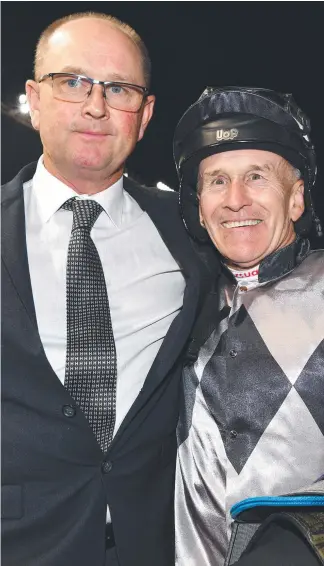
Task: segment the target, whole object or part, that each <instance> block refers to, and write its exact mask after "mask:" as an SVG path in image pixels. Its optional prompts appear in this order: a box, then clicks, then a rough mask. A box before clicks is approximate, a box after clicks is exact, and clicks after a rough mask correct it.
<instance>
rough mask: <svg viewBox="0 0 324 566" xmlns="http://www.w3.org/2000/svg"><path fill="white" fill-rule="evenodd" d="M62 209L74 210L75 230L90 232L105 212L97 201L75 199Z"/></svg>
mask: <svg viewBox="0 0 324 566" xmlns="http://www.w3.org/2000/svg"><path fill="white" fill-rule="evenodd" d="M61 208H64V210H72V212H73V227H72V229H73V230H75V229H76V228H83V229H86V230H88V231H89V232H90V230H91V229H92V227H93V225H94V223H95V221H96V220H97V218H98V216H99V214H101V212H102V210H103V209H102V206H101V205H100V204H98V203H97V202H96V201H95V200H81V199H77V198H75V197H74V198H70V199H69V200H67V201H66V202H65V203H64V204H63V205H62V207H61Z"/></svg>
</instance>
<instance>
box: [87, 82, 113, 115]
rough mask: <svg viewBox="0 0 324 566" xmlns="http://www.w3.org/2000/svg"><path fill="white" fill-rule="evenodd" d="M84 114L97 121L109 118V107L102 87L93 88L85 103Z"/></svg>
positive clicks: (94, 86)
mask: <svg viewBox="0 0 324 566" xmlns="http://www.w3.org/2000/svg"><path fill="white" fill-rule="evenodd" d="M82 114H83V115H84V116H87V115H88V116H90V117H91V118H96V119H100V118H106V119H107V118H109V116H110V112H109V107H108V104H107V103H106V98H105V96H104V89H103V87H102V85H100V84H99V85H98V84H95V85H93V86H92V89H91V92H90V94H89V95H88V96H87V98H86V100H85V101H84V103H83V106H82Z"/></svg>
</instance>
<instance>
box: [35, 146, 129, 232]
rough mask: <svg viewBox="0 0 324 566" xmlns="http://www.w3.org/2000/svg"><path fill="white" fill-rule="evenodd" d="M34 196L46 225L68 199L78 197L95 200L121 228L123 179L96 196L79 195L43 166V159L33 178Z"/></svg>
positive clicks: (39, 161)
mask: <svg viewBox="0 0 324 566" xmlns="http://www.w3.org/2000/svg"><path fill="white" fill-rule="evenodd" d="M33 194H34V196H35V198H36V201H37V208H38V213H39V216H40V219H41V221H42V222H43V223H44V224H45V223H46V222H48V221H49V220H50V218H51V217H52V216H53V214H55V213H56V212H57V211H58V210H59V209H60V208H61V206H62V204H64V203H65V202H66V201H67V200H68V199H70V198H72V197H77V198H81V199H90V200H95V201H96V202H98V204H100V205H101V206H102V208H103V209H104V211H105V212H106V214H107V215H108V216H109V218H110V220H111V221H112V222H113V224H114V225H115V226H116V227H117V228H120V227H121V224H122V216H123V196H124V190H123V177H121V178H120V179H118V181H116V183H114V184H113V185H111V186H110V187H108V188H107V189H105V190H103V191H100V192H99V193H97V194H95V195H79V194H78V193H77V192H75V191H74V190H73V189H72V188H71V187H68V186H67V185H65V183H63V182H62V181H60V180H59V179H57V177H54V175H52V174H51V173H49V171H47V169H45V167H44V164H43V157H41V158H40V159H39V160H38V163H37V168H36V171H35V175H34V177H33Z"/></svg>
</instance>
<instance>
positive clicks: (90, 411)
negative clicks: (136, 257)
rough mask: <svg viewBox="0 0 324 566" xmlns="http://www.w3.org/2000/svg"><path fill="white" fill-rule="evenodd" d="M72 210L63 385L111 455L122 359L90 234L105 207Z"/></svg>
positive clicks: (80, 203) (86, 204) (75, 205)
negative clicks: (118, 360)
mask: <svg viewBox="0 0 324 566" xmlns="http://www.w3.org/2000/svg"><path fill="white" fill-rule="evenodd" d="M62 208H64V209H65V210H72V211H73V226H72V233H71V238H70V243H69V248H68V258H67V273H66V318H67V351H66V369H65V382H64V385H65V387H66V388H67V389H68V391H69V392H70V394H71V396H72V397H73V399H74V400H75V402H76V403H77V404H78V406H79V407H80V408H81V410H82V411H83V412H84V414H85V416H86V417H87V419H88V421H89V423H90V425H91V427H92V429H93V432H94V434H95V436H96V438H97V441H98V443H99V445H100V448H101V450H102V451H103V452H106V451H107V449H108V446H109V444H110V442H111V440H112V437H113V432H114V426H115V418H116V380H117V359H116V348H115V341H114V335H113V330H112V324H111V317H110V310H109V302H108V296H107V289H106V283H105V278H104V273H103V269H102V265H101V261H100V258H99V255H98V252H97V249H96V246H95V244H94V243H93V241H92V239H91V237H90V232H91V229H92V227H93V225H94V223H95V222H96V220H97V218H98V216H99V214H100V213H101V212H102V210H103V209H102V207H101V206H100V205H99V204H98V203H97V202H95V201H93V200H78V199H75V198H72V199H69V200H68V201H67V202H66V203H65V204H64V205H63V206H62Z"/></svg>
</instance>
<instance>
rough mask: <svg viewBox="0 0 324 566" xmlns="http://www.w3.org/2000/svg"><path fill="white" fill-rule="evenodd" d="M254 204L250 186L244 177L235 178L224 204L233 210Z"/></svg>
mask: <svg viewBox="0 0 324 566" xmlns="http://www.w3.org/2000/svg"><path fill="white" fill-rule="evenodd" d="M251 204H252V201H251V198H250V195H249V191H248V188H247V187H246V185H245V184H244V181H243V180H242V179H233V180H232V182H231V183H230V185H229V187H228V189H227V193H226V197H225V203H224V205H225V206H226V207H228V208H230V209H231V210H235V211H238V210H240V209H241V208H243V207H244V206H249V205H251Z"/></svg>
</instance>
